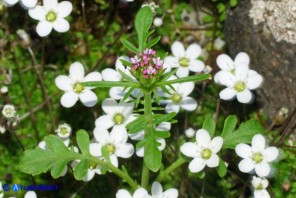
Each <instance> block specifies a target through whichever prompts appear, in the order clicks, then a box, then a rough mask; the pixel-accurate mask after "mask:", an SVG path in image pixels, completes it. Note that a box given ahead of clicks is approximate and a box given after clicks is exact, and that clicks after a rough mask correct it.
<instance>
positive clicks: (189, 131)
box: [185, 128, 195, 138]
mask: <svg viewBox="0 0 296 198" xmlns="http://www.w3.org/2000/svg"><path fill="white" fill-rule="evenodd" d="M185 135H186V137H188V138H192V137H194V135H195V131H194V129H193V128H188V129H186V131H185Z"/></svg>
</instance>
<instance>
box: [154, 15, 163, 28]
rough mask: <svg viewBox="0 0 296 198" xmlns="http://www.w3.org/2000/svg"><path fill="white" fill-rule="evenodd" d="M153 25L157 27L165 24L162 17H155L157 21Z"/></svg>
mask: <svg viewBox="0 0 296 198" xmlns="http://www.w3.org/2000/svg"><path fill="white" fill-rule="evenodd" d="M153 24H154V25H155V26H156V27H159V26H162V24H163V21H162V18H160V17H155V19H154V20H153Z"/></svg>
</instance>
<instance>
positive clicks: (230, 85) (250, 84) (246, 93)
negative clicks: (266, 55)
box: [218, 64, 263, 103]
mask: <svg viewBox="0 0 296 198" xmlns="http://www.w3.org/2000/svg"><path fill="white" fill-rule="evenodd" d="M218 81H219V83H220V84H222V85H224V86H226V87H227V88H225V89H223V90H222V91H221V92H220V93H219V96H220V98H221V99H223V100H232V99H234V98H235V97H237V100H238V101H239V102H241V103H251V102H252V101H253V99H254V95H253V93H252V92H251V91H250V90H254V89H257V88H258V87H260V86H261V84H262V82H263V77H262V76H261V75H260V74H258V73H257V72H255V71H253V70H249V67H248V66H247V65H246V64H240V65H239V67H237V68H236V69H235V72H234V74H233V73H231V72H229V71H220V72H219V77H218Z"/></svg>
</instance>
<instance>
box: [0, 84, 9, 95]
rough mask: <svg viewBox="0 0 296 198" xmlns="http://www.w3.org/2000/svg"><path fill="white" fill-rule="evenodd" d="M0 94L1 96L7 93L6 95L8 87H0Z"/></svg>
mask: <svg viewBox="0 0 296 198" xmlns="http://www.w3.org/2000/svg"><path fill="white" fill-rule="evenodd" d="M0 93H1V94H7V93H8V87H6V86H2V87H1V88H0Z"/></svg>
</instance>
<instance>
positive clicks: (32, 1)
mask: <svg viewBox="0 0 296 198" xmlns="http://www.w3.org/2000/svg"><path fill="white" fill-rule="evenodd" d="M37 1H38V0H21V1H20V4H21V5H22V6H24V7H25V8H26V9H29V8H34V7H35V6H36V4H37Z"/></svg>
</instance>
